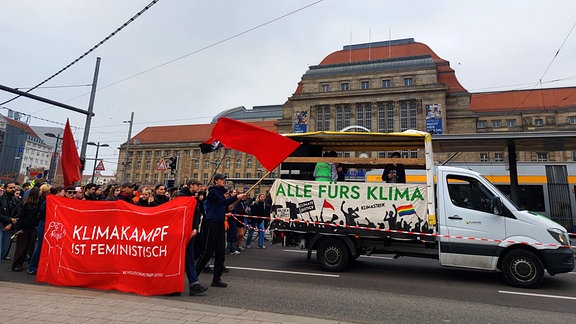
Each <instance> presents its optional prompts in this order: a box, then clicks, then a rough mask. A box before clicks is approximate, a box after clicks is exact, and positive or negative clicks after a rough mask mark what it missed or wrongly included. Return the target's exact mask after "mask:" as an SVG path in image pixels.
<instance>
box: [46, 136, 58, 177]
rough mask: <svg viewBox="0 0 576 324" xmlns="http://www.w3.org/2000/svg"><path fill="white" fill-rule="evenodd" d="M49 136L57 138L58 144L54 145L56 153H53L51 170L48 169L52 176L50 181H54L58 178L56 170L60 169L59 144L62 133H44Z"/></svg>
mask: <svg viewBox="0 0 576 324" xmlns="http://www.w3.org/2000/svg"><path fill="white" fill-rule="evenodd" d="M44 135H46V136H48V137H53V138H55V139H56V144H55V145H54V153H53V154H52V159H51V160H50V170H49V171H48V172H49V173H48V174H49V176H50V181H48V182H49V183H54V178H56V171H57V170H58V145H59V144H60V140H61V139H62V137H60V134H56V135H54V134H53V133H44Z"/></svg>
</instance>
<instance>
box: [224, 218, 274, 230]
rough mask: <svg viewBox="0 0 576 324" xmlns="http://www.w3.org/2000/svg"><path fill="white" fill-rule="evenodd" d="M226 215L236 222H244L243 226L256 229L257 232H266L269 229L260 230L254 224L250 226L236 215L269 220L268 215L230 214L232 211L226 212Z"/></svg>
mask: <svg viewBox="0 0 576 324" xmlns="http://www.w3.org/2000/svg"><path fill="white" fill-rule="evenodd" d="M226 215H227V216H228V217H232V218H234V219H235V220H236V221H237V222H238V223H242V224H244V227H245V228H247V229H249V230H253V231H257V232H260V231H262V232H264V233H268V232H269V230H268V229H264V230H261V229H259V228H256V227H254V226H250V225H249V224H246V223H244V222H243V221H241V220H239V219H238V217H236V216H240V217H245V218H254V219H263V220H270V217H266V216H252V215H242V214H232V213H228V214H226Z"/></svg>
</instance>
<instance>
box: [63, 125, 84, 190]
mask: <svg viewBox="0 0 576 324" xmlns="http://www.w3.org/2000/svg"><path fill="white" fill-rule="evenodd" d="M80 168H81V164H80V157H79V156H78V149H76V143H74V135H72V129H71V128H70V121H69V120H68V119H66V127H65V128H64V136H63V137H62V173H63V175H64V187H68V186H71V185H73V184H74V182H79V181H80Z"/></svg>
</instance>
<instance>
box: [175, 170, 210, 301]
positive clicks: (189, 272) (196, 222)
mask: <svg viewBox="0 0 576 324" xmlns="http://www.w3.org/2000/svg"><path fill="white" fill-rule="evenodd" d="M200 185H201V183H200V181H198V180H195V179H191V180H188V182H187V183H186V186H185V187H184V188H182V189H181V190H180V194H179V195H178V197H194V199H196V208H195V209H194V217H193V220H192V236H191V237H190V240H188V244H187V245H186V256H185V260H184V267H185V268H186V276H187V277H188V283H189V285H190V291H189V295H190V296H194V295H196V294H201V293H203V292H205V291H206V290H208V288H206V287H204V286H202V285H200V281H199V280H198V273H197V272H196V266H195V264H194V262H195V257H194V246H195V243H196V236H197V234H198V230H199V228H200V219H201V218H202V208H201V204H202V201H201V200H200V199H199V198H198V197H197V193H198V191H199V190H200Z"/></svg>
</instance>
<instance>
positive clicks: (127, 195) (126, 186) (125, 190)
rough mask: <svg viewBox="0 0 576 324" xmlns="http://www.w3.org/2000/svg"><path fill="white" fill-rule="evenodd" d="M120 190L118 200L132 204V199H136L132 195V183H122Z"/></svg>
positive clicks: (133, 186)
mask: <svg viewBox="0 0 576 324" xmlns="http://www.w3.org/2000/svg"><path fill="white" fill-rule="evenodd" d="M121 188H122V190H121V191H120V194H119V195H118V200H124V201H125V202H127V203H130V204H133V203H134V197H136V196H135V195H134V188H135V185H134V184H133V183H132V182H129V181H127V182H124V183H123V184H122V185H121Z"/></svg>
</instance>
